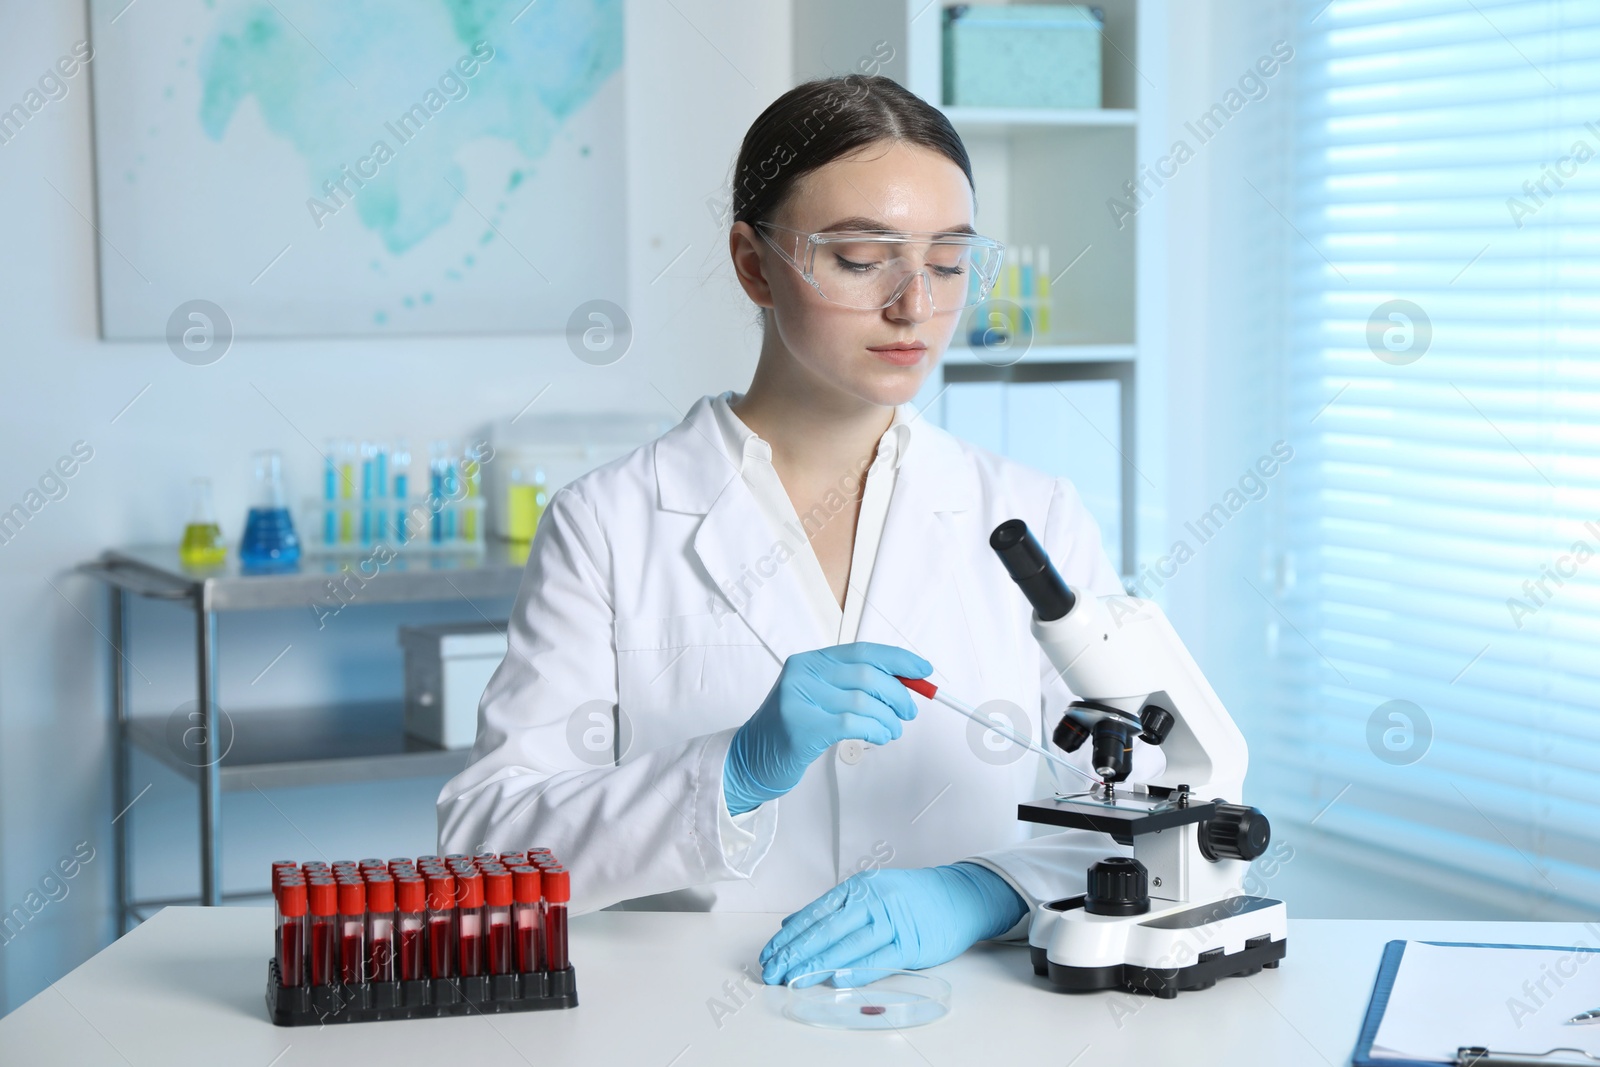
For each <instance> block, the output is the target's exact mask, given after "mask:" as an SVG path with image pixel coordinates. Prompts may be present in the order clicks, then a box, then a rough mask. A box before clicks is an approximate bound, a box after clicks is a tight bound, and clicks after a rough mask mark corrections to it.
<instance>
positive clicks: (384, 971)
mask: <svg viewBox="0 0 1600 1067" xmlns="http://www.w3.org/2000/svg"><path fill="white" fill-rule="evenodd" d="M394 980H395V964H394V879H392V878H390V877H389V876H388V875H387V874H384V875H373V876H372V877H371V878H369V879H367V981H369V982H392V981H394Z"/></svg>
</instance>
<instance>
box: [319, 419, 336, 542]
mask: <svg viewBox="0 0 1600 1067" xmlns="http://www.w3.org/2000/svg"><path fill="white" fill-rule="evenodd" d="M327 449H328V450H327V451H326V452H325V453H323V463H322V506H323V508H324V511H323V513H322V542H323V544H327V545H336V544H338V543H339V505H338V500H339V469H338V467H337V463H338V452H339V442H337V441H329V442H328V444H327Z"/></svg>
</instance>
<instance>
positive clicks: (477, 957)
mask: <svg viewBox="0 0 1600 1067" xmlns="http://www.w3.org/2000/svg"><path fill="white" fill-rule="evenodd" d="M456 886H457V887H458V890H459V893H458V895H459V898H460V901H459V904H458V905H457V908H456V945H457V946H458V948H459V950H460V951H459V953H458V956H459V959H458V961H457V967H456V973H457V974H459V975H460V976H461V977H463V978H476V977H478V975H480V974H483V973H484V970H483V935H484V929H483V875H481V874H479V873H478V872H477V871H472V872H470V873H468V874H463V875H459V876H458V877H457V878H456Z"/></svg>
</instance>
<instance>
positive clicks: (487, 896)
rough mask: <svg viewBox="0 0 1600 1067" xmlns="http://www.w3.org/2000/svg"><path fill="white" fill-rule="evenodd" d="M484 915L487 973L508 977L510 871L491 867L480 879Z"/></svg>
mask: <svg viewBox="0 0 1600 1067" xmlns="http://www.w3.org/2000/svg"><path fill="white" fill-rule="evenodd" d="M483 890H484V893H483V895H484V900H485V902H486V904H487V907H486V909H485V912H484V918H485V921H486V922H487V923H488V927H489V973H490V974H511V973H512V970H511V964H512V959H511V957H512V952H511V904H512V901H513V898H514V896H515V894H514V893H513V891H512V885H511V872H510V871H508V870H506V869H505V868H504V867H499V866H497V867H495V868H494V869H491V870H490V871H488V872H487V873H485V874H484V876H483Z"/></svg>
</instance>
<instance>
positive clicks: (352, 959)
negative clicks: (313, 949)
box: [339, 881, 367, 985]
mask: <svg viewBox="0 0 1600 1067" xmlns="http://www.w3.org/2000/svg"><path fill="white" fill-rule="evenodd" d="M366 974H367V887H366V886H365V885H364V884H362V883H361V882H359V881H355V882H340V883H339V980H340V981H341V982H343V983H344V984H345V985H360V984H361V983H362V982H364V981H366Z"/></svg>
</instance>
